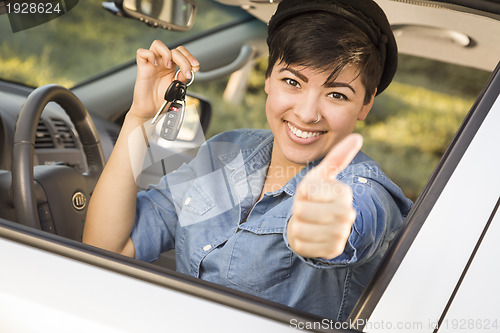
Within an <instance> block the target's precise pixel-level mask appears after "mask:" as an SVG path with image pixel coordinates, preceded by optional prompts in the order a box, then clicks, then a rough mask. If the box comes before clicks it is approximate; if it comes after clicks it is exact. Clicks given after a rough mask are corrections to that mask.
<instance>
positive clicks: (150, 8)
mask: <svg viewBox="0 0 500 333" xmlns="http://www.w3.org/2000/svg"><path fill="white" fill-rule="evenodd" d="M102 6H103V7H104V8H105V9H107V10H109V11H110V12H111V13H113V14H115V15H118V16H123V17H130V18H134V19H136V20H139V21H141V22H144V23H146V24H148V25H150V26H152V27H157V28H163V29H169V30H175V31H186V30H189V29H190V28H191V27H192V26H193V22H194V18H195V16H196V9H197V7H196V3H195V2H194V1H193V0H114V2H103V3H102Z"/></svg>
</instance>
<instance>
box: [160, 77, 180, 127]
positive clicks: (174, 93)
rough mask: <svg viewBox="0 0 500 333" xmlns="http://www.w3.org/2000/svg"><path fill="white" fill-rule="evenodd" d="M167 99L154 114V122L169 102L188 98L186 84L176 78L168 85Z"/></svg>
mask: <svg viewBox="0 0 500 333" xmlns="http://www.w3.org/2000/svg"><path fill="white" fill-rule="evenodd" d="M164 98H165V101H164V102H163V104H162V105H161V106H160V109H159V110H158V112H157V113H156V115H155V116H154V118H153V120H152V123H153V124H156V122H157V121H158V117H159V116H160V115H161V114H162V113H163V110H165V107H167V105H168V103H171V102H175V101H176V100H184V98H186V85H185V84H184V83H182V82H181V81H178V80H174V81H172V83H171V84H170V86H168V88H167V91H166V92H165V97H164Z"/></svg>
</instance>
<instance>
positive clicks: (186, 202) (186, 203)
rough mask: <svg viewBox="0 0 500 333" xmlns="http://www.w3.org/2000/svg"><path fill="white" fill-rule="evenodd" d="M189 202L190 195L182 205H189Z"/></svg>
mask: <svg viewBox="0 0 500 333" xmlns="http://www.w3.org/2000/svg"><path fill="white" fill-rule="evenodd" d="M190 202H191V198H190V197H187V198H186V201H184V206H187V205H189V203H190Z"/></svg>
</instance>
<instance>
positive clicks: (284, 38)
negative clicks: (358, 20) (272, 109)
mask: <svg viewBox="0 0 500 333" xmlns="http://www.w3.org/2000/svg"><path fill="white" fill-rule="evenodd" d="M267 43H268V46H269V60H268V68H267V72H266V77H269V75H271V72H272V69H273V67H274V65H275V64H276V63H284V64H287V65H297V66H307V67H311V68H313V69H316V70H322V71H327V70H331V73H330V76H329V77H328V81H334V80H335V79H336V78H337V77H338V75H339V74H340V72H341V71H342V70H343V69H344V68H345V67H346V66H348V65H354V66H356V67H357V69H358V75H360V77H361V82H362V83H363V85H364V86H365V89H366V93H365V101H364V103H365V104H367V103H369V102H370V101H371V97H372V95H373V93H374V92H375V89H376V88H377V86H378V84H379V82H380V78H381V75H382V70H383V69H382V64H381V56H380V54H379V51H378V50H377V48H376V46H375V45H374V44H373V43H372V42H371V40H370V38H369V37H368V36H367V35H366V34H365V33H364V32H363V31H362V30H361V29H360V28H359V27H357V26H356V25H355V24H353V23H352V22H350V21H349V20H346V19H344V18H343V17H342V16H339V15H336V14H333V13H328V12H322V11H314V12H307V13H304V14H301V15H297V16H294V17H291V18H290V19H288V20H286V21H284V22H282V24H280V25H279V26H278V27H277V28H276V29H274V30H273V32H272V33H270V34H269V36H268V40H267ZM332 68H333V69H332Z"/></svg>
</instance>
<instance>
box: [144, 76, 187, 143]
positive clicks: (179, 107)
mask: <svg viewBox="0 0 500 333" xmlns="http://www.w3.org/2000/svg"><path fill="white" fill-rule="evenodd" d="M178 74H179V71H177V73H176V74H175V79H174V81H172V83H171V84H170V86H169V87H168V89H167V91H166V92H165V102H163V104H162V106H161V107H160V110H158V112H157V113H156V115H155V117H154V118H153V121H152V123H153V124H155V123H156V122H157V120H158V117H159V116H160V115H161V114H162V113H163V110H164V109H165V108H166V107H167V106H168V109H167V112H166V114H165V117H164V120H163V125H162V128H161V131H160V136H161V137H162V138H163V139H165V140H169V141H174V140H175V139H176V138H177V135H178V134H179V130H180V129H181V126H182V121H183V120H184V113H185V111H186V102H185V98H186V89H187V86H189V85H190V84H191V83H192V82H193V80H194V72H192V71H191V81H189V83H187V84H184V83H182V82H180V81H178V80H177V75H178Z"/></svg>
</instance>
